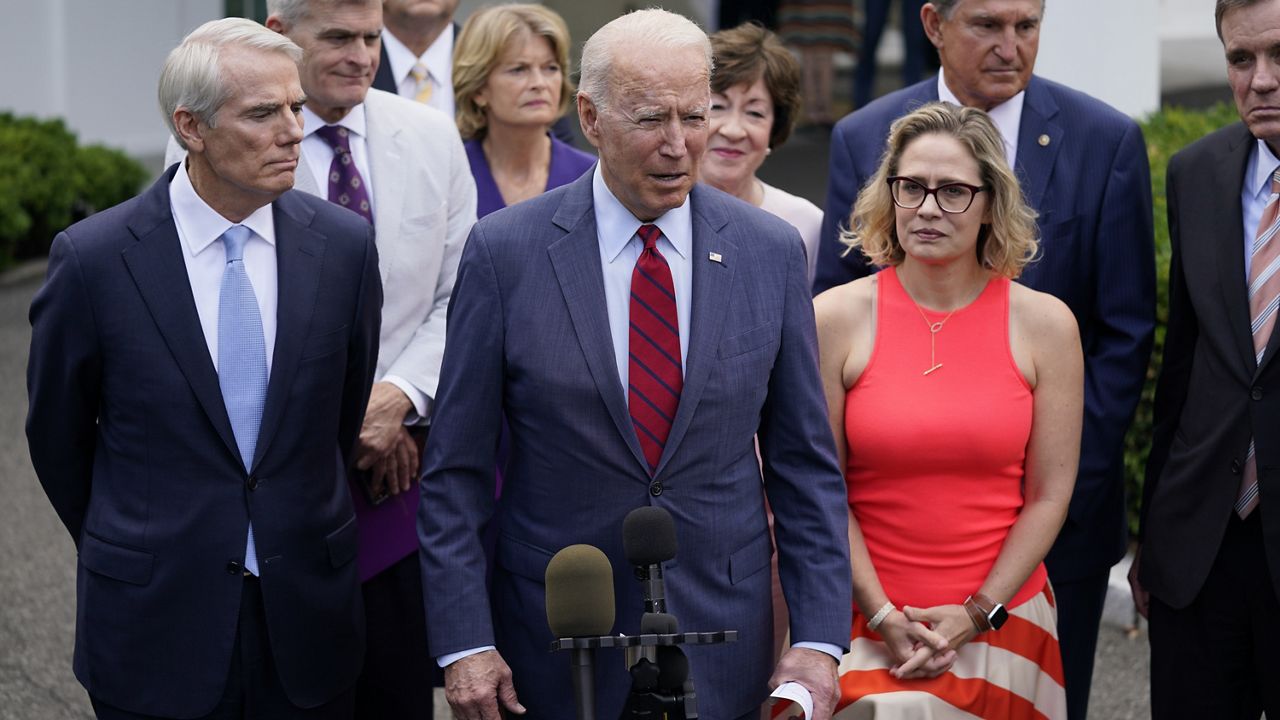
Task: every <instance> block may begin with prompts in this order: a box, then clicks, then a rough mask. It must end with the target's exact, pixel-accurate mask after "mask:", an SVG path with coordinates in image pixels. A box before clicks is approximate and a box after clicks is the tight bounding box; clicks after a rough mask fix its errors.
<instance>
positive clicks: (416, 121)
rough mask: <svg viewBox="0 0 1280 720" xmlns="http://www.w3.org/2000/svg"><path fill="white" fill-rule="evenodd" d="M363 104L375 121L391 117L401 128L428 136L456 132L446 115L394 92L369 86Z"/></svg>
mask: <svg viewBox="0 0 1280 720" xmlns="http://www.w3.org/2000/svg"><path fill="white" fill-rule="evenodd" d="M364 104H365V109H366V110H367V111H368V112H369V113H371V114H372V115H373V116H374V122H375V123H377V122H378V120H379V119H384V118H386V119H391V120H393V121H396V122H399V123H401V124H402V125H403V129H408V130H411V131H415V132H417V133H418V134H421V135H425V136H428V137H437V136H438V134H439V133H445V135H446V136H448V135H450V134H452V135H455V136H456V135H457V134H458V128H457V126H456V125H454V123H453V119H452V118H450V117H449V116H448V115H445V114H444V113H443V112H441V111H439V110H437V109H435V108H433V107H430V106H428V105H424V104H422V103H420V102H415V101H413V100H410V99H408V98H405V97H401V96H399V95H396V94H395V93H389V92H384V91H382V90H376V89H372V88H371V89H370V90H369V92H368V94H367V95H365V98H364ZM459 141H461V140H459Z"/></svg>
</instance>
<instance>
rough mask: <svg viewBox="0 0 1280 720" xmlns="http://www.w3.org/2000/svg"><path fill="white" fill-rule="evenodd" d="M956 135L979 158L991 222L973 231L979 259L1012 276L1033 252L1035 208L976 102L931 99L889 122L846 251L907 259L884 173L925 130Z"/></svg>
mask: <svg viewBox="0 0 1280 720" xmlns="http://www.w3.org/2000/svg"><path fill="white" fill-rule="evenodd" d="M933 134H939V135H946V136H948V137H952V138H955V139H956V140H958V141H959V142H960V144H961V145H963V146H964V147H965V148H967V149H968V150H969V154H970V155H972V156H973V159H974V160H975V161H977V163H978V174H979V176H980V177H981V180H980V182H981V184H982V187H983V188H984V192H985V193H986V194H987V195H988V196H989V197H990V201H989V202H988V204H987V209H988V211H989V212H990V214H991V222H990V223H989V224H983V226H982V229H981V230H980V231H979V234H978V248H977V253H978V262H979V263H981V264H982V266H983V267H985V268H987V269H988V270H991V271H992V272H995V273H997V274H999V275H1003V276H1005V277H1007V278H1016V277H1018V276H1019V275H1021V274H1022V270H1023V268H1025V267H1026V266H1027V263H1029V262H1031V260H1032V259H1033V258H1034V257H1035V254H1036V249H1037V247H1038V242H1037V239H1036V236H1037V232H1038V231H1037V229H1036V211H1035V210H1032V209H1031V208H1030V207H1028V206H1027V203H1026V201H1025V200H1024V199H1023V197H1022V188H1021V187H1020V186H1019V185H1018V178H1017V176H1015V175H1014V174H1013V171H1012V170H1010V169H1009V164H1008V162H1006V161H1005V156H1004V141H1003V140H1002V139H1001V137H1000V132H999V131H998V130H996V127H995V125H994V124H993V123H992V122H991V118H990V117H988V116H987V114H986V113H985V112H983V111H981V110H979V109H977V108H970V107H959V106H956V105H952V104H951V103H944V102H933V103H929V104H927V105H924V106H922V107H920V108H919V109H918V110H916V111H914V112H912V113H910V114H908V115H904V116H903V117H901V118H899V119H898V120H897V121H896V122H894V123H893V126H892V127H890V128H889V142H888V145H887V146H886V148H885V151H884V155H883V156H882V157H881V159H880V168H879V169H878V170H876V174H875V175H874V176H872V178H871V179H870V180H868V181H867V184H866V186H864V187H863V188H862V192H860V193H858V200H857V202H856V203H854V206H853V214H852V215H851V216H850V218H849V229H847V230H844V231H842V232H841V233H840V240H841V242H843V243H844V244H845V245H848V246H849V250H846V251H845V252H846V253H848V252H850V251H851V250H853V249H855V248H856V249H859V250H861V251H862V253H863V254H864V255H866V256H867V259H869V260H870V261H871V262H872V263H874V264H876V265H878V266H882V267H883V266H886V265H893V266H897V265H901V264H902V261H903V260H904V259H906V253H905V252H903V250H902V244H901V243H900V242H899V241H898V228H897V214H896V211H895V209H894V208H895V205H894V204H893V195H892V192H891V191H890V188H889V184H888V179H889V178H891V177H893V176H895V175H897V174H898V163H899V162H900V161H901V160H902V153H903V152H904V151H905V150H906V148H907V146H908V145H910V144H911V143H912V141H914V140H916V139H917V138H919V137H922V136H924V135H933Z"/></svg>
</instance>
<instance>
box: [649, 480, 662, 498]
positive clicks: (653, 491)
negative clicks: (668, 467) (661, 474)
mask: <svg viewBox="0 0 1280 720" xmlns="http://www.w3.org/2000/svg"><path fill="white" fill-rule="evenodd" d="M649 494H650V495H652V496H654V497H658V496H659V495H661V494H662V483H660V482H656V483H653V484H652V485H650V486H649Z"/></svg>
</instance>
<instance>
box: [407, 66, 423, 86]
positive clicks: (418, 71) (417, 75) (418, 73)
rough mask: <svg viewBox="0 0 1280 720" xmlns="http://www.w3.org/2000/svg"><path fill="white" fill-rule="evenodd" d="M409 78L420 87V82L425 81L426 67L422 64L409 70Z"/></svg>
mask: <svg viewBox="0 0 1280 720" xmlns="http://www.w3.org/2000/svg"><path fill="white" fill-rule="evenodd" d="M409 77H411V78H413V79H414V81H415V82H417V83H418V84H419V85H421V84H422V81H423V80H426V79H427V66H426V65H423V64H422V63H417V64H416V65H414V66H413V67H411V68H409Z"/></svg>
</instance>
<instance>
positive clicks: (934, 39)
mask: <svg viewBox="0 0 1280 720" xmlns="http://www.w3.org/2000/svg"><path fill="white" fill-rule="evenodd" d="M920 24H921V25H923V26H924V34H925V35H927V36H928V37H929V42H931V43H933V46H934V47H936V48H941V47H942V15H941V14H940V13H939V12H938V8H936V7H934V6H933V3H925V4H924V5H923V6H922V7H921V8H920Z"/></svg>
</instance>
